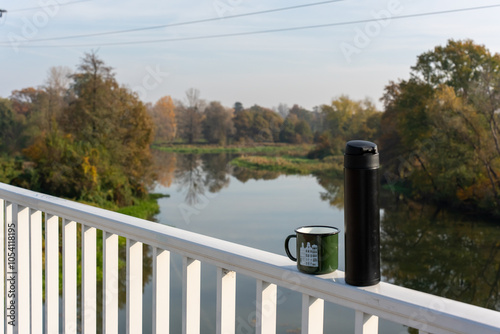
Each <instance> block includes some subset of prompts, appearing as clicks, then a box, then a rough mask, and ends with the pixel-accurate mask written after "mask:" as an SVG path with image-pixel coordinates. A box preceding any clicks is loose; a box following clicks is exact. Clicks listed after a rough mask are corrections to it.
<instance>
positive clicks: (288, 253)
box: [285, 234, 297, 262]
mask: <svg viewBox="0 0 500 334" xmlns="http://www.w3.org/2000/svg"><path fill="white" fill-rule="evenodd" d="M292 238H297V236H296V235H295V234H290V235H289V236H288V237H286V239H285V252H286V255H288V257H289V258H290V260H292V261H293V262H297V259H296V258H295V257H293V255H292V253H290V250H289V249H288V243H289V241H290V239H292Z"/></svg>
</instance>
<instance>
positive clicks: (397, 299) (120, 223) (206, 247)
mask: <svg viewBox="0 0 500 334" xmlns="http://www.w3.org/2000/svg"><path fill="white" fill-rule="evenodd" d="M0 198H1V199H4V200H6V201H8V202H12V203H17V204H18V205H21V206H25V207H30V208H32V209H36V210H40V211H43V212H46V213H49V214H52V215H56V216H59V217H62V218H64V219H68V220H73V221H76V222H79V223H81V224H84V225H87V226H92V227H95V228H98V229H101V230H104V231H106V232H109V233H114V234H117V235H120V236H124V237H126V238H129V239H132V240H137V241H141V242H143V243H146V244H148V245H151V246H154V247H159V248H162V249H167V250H170V251H172V252H174V253H178V254H180V255H182V256H187V257H190V258H194V259H198V260H201V261H205V262H207V263H210V264H213V265H215V266H218V267H222V268H224V269H228V270H234V271H236V272H239V273H242V274H245V275H248V276H251V277H254V278H256V279H260V280H263V281H266V282H269V283H274V284H277V285H278V286H282V287H285V288H288V289H292V290H295V291H298V292H301V293H306V294H308V295H311V296H315V297H318V298H322V299H324V300H326V301H329V302H333V303H335V304H339V305H342V306H345V307H349V308H353V309H356V310H360V311H363V312H365V313H368V314H373V315H377V316H379V317H381V318H384V319H388V320H390V321H394V322H397V323H401V324H404V325H407V326H410V327H414V328H418V329H422V330H425V331H427V332H432V333H472V332H477V333H485V334H486V333H498V332H499V330H500V312H496V311H493V310H488V309H484V308H481V307H477V306H473V305H469V304H465V303H461V302H457V301H453V300H449V299H446V298H442V297H438V296H434V295H430V294H427V293H423V292H419V291H415V290H411V289H407V288H404V287H400V286H396V285H392V284H388V283H384V282H381V283H380V284H377V285H375V286H371V287H363V288H361V287H354V286H350V285H347V284H346V283H345V281H344V273H343V272H341V271H338V270H337V271H336V272H334V273H332V274H328V275H322V276H311V275H306V274H302V273H300V272H298V271H297V269H296V266H295V264H294V263H292V262H291V261H290V260H289V259H288V258H287V257H285V256H281V255H278V254H273V253H269V252H265V251H262V250H258V249H254V248H251V247H246V246H243V245H239V244H235V243H231V242H228V241H224V240H220V239H216V238H212V237H208V236H204V235H200V234H196V233H193V232H189V231H185V230H181V229H178V228H174V227H170V226H166V225H162V224H158V223H154V222H150V221H147V220H142V219H138V218H134V217H130V216H127V215H123V214H119V213H116V212H112V211H108V210H104V209H100V208H96V207H92V206H88V205H85V204H81V203H76V202H72V201H68V200H64V199H61V198H58V197H53V196H49V195H45V194H41V193H36V192H33V191H29V190H26V189H21V188H17V187H14V186H10V185H7V184H3V183H0Z"/></svg>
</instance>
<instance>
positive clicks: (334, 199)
mask: <svg viewBox="0 0 500 334" xmlns="http://www.w3.org/2000/svg"><path fill="white" fill-rule="evenodd" d="M316 180H317V181H318V183H319V184H320V185H321V186H322V187H323V188H324V189H325V191H323V192H321V193H320V198H321V200H322V201H327V202H328V203H330V205H331V206H334V207H336V208H338V209H343V208H344V178H342V177H338V176H332V175H330V174H328V173H321V174H316Z"/></svg>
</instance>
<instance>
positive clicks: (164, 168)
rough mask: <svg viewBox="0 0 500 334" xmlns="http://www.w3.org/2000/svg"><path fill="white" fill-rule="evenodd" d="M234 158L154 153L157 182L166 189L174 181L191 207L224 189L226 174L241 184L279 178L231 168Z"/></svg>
mask: <svg viewBox="0 0 500 334" xmlns="http://www.w3.org/2000/svg"><path fill="white" fill-rule="evenodd" d="M235 157H236V156H235V155H234V154H229V153H217V154H201V155H200V154H176V153H168V152H162V151H157V152H156V153H155V159H156V161H155V163H156V171H157V176H158V180H157V182H158V183H160V184H161V185H163V186H165V187H169V186H170V185H171V184H172V183H173V180H174V179H175V184H176V185H177V187H178V190H179V191H180V192H184V193H185V202H186V204H188V205H190V206H195V205H197V204H200V203H201V202H202V201H203V196H204V195H206V193H207V192H210V193H217V192H219V191H221V190H222V189H224V188H226V187H227V186H228V185H229V183H230V177H229V176H230V175H232V176H234V177H235V178H236V179H237V180H239V181H241V182H243V183H245V182H247V181H248V180H250V179H255V180H274V179H276V178H278V176H280V175H281V173H279V172H273V171H259V170H251V169H248V168H240V167H232V166H231V165H230V164H229V162H230V161H231V160H232V159H234V158H235Z"/></svg>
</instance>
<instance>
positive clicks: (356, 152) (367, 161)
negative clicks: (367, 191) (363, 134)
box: [344, 140, 379, 169]
mask: <svg viewBox="0 0 500 334" xmlns="http://www.w3.org/2000/svg"><path fill="white" fill-rule="evenodd" d="M344 167H345V168H353V169H375V168H379V154H378V148H377V145H376V144H374V143H372V142H369V141H366V140H351V141H348V142H347V144H346V146H345V154H344Z"/></svg>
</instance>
